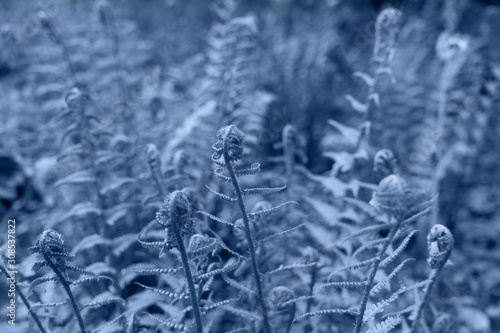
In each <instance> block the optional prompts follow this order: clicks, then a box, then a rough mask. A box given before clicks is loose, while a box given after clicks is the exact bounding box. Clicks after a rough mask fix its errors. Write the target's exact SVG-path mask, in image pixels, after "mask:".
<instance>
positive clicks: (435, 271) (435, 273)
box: [410, 251, 451, 333]
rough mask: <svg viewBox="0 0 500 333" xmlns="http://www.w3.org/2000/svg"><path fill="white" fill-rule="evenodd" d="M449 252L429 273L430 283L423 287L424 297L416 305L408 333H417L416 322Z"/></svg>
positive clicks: (449, 252)
mask: <svg viewBox="0 0 500 333" xmlns="http://www.w3.org/2000/svg"><path fill="white" fill-rule="evenodd" d="M450 254H451V251H448V252H447V253H446V257H445V258H444V260H443V263H442V264H441V265H439V266H438V267H437V268H436V269H433V270H432V271H431V274H430V276H429V280H430V283H429V284H428V285H427V286H426V287H425V291H424V297H423V298H422V300H421V301H420V303H419V304H418V308H417V310H416V312H415V316H414V320H413V323H412V325H411V329H410V333H414V332H416V331H417V327H418V322H419V321H420V317H421V316H422V312H423V311H424V308H425V305H426V304H427V301H428V300H429V297H430V294H431V291H432V288H433V287H434V284H436V281H437V278H438V276H439V274H440V273H441V271H442V270H443V267H444V264H445V263H446V262H447V261H448V258H449V257H450Z"/></svg>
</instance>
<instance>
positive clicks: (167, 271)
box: [130, 268, 182, 276]
mask: <svg viewBox="0 0 500 333" xmlns="http://www.w3.org/2000/svg"><path fill="white" fill-rule="evenodd" d="M181 270H182V269H181V268H152V269H131V270H130V271H131V272H134V273H137V274H138V275H148V276H149V275H175V274H177V273H178V272H179V271H181Z"/></svg>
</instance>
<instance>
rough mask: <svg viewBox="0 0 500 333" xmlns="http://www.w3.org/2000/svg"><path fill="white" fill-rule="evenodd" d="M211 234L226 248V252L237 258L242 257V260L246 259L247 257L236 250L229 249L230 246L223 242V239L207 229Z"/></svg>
mask: <svg viewBox="0 0 500 333" xmlns="http://www.w3.org/2000/svg"><path fill="white" fill-rule="evenodd" d="M208 231H209V232H210V233H211V234H212V235H213V236H214V238H215V239H217V242H219V245H220V246H221V247H222V248H223V249H224V250H226V251H227V252H229V253H231V254H232V255H234V256H236V257H237V258H238V259H240V258H241V259H243V260H246V261H248V260H249V259H248V257H245V256H243V255H241V254H239V253H238V252H236V251H233V250H231V248H230V247H229V246H227V245H226V243H224V241H223V240H222V238H221V237H220V236H219V235H218V234H217V233H216V232H215V231H213V230H211V229H209V230H208Z"/></svg>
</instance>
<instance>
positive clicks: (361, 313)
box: [353, 217, 403, 333]
mask: <svg viewBox="0 0 500 333" xmlns="http://www.w3.org/2000/svg"><path fill="white" fill-rule="evenodd" d="M402 221H403V219H402V218H399V217H398V218H397V222H396V224H395V225H394V226H393V227H392V229H391V231H390V233H389V235H388V236H387V238H386V240H385V242H384V243H382V248H381V249H380V251H379V253H378V254H377V257H376V260H375V262H374V263H373V265H372V268H371V270H370V275H369V277H368V280H367V282H366V285H365V289H364V290H363V295H361V301H360V306H359V314H358V316H357V317H356V324H355V326H354V331H353V333H360V332H361V326H362V325H363V317H364V314H365V311H366V304H367V303H368V297H369V296H370V291H371V289H372V287H373V281H374V280H375V275H376V274H377V270H378V267H379V265H380V262H381V261H382V257H383V256H384V253H385V251H387V248H388V247H389V244H390V243H391V242H392V240H393V238H394V235H396V232H397V231H398V229H399V226H400V225H401V222H402Z"/></svg>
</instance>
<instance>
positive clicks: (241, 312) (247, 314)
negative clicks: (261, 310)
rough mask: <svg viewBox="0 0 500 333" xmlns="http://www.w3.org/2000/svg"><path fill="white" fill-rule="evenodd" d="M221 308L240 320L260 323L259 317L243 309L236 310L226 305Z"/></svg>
mask: <svg viewBox="0 0 500 333" xmlns="http://www.w3.org/2000/svg"><path fill="white" fill-rule="evenodd" d="M222 308H223V309H224V310H226V311H228V312H231V313H232V314H235V315H237V316H239V317H241V318H244V319H249V320H251V321H256V322H258V321H260V320H261V319H260V316H259V315H257V314H255V313H254V312H250V311H246V310H243V309H238V308H234V307H232V306H228V305H222Z"/></svg>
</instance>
